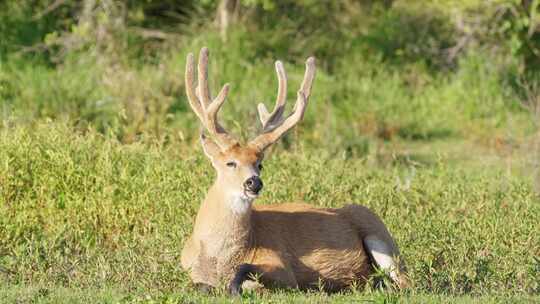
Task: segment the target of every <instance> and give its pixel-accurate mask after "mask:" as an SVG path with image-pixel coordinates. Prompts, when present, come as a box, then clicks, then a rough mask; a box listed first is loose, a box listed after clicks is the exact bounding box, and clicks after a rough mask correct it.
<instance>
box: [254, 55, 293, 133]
mask: <svg viewBox="0 0 540 304" xmlns="http://www.w3.org/2000/svg"><path fill="white" fill-rule="evenodd" d="M276 74H277V77H278V94H277V97H276V105H275V106H274V110H273V111H272V113H268V110H267V109H266V106H265V105H264V104H263V103H259V105H258V106H257V109H258V111H259V119H260V120H261V124H262V127H263V131H270V130H271V129H273V128H274V127H276V125H277V124H278V123H280V122H281V120H282V117H283V112H284V111H285V102H286V101H287V74H286V73H285V69H284V68H283V63H281V61H279V60H278V61H276Z"/></svg>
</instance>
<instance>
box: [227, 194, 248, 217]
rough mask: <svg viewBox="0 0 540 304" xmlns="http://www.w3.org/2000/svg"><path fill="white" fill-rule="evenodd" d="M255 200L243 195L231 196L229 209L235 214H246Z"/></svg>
mask: <svg viewBox="0 0 540 304" xmlns="http://www.w3.org/2000/svg"><path fill="white" fill-rule="evenodd" d="M252 202H253V198H250V197H247V196H246V195H244V194H243V193H238V194H235V195H232V196H231V199H230V200H229V207H230V208H231V211H232V212H233V213H235V214H244V213H246V212H247V211H248V210H249V209H250V208H251V203H252Z"/></svg>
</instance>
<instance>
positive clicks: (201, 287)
mask: <svg viewBox="0 0 540 304" xmlns="http://www.w3.org/2000/svg"><path fill="white" fill-rule="evenodd" d="M193 286H194V287H195V289H197V290H198V291H200V292H202V293H204V294H211V293H212V292H214V290H215V287H214V286H212V285H209V284H206V283H194V284H193Z"/></svg>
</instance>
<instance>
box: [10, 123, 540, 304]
mask: <svg viewBox="0 0 540 304" xmlns="http://www.w3.org/2000/svg"><path fill="white" fill-rule="evenodd" d="M385 149H389V150H393V154H394V155H398V154H399V153H400V152H403V151H400V150H399V148H395V147H390V146H389V147H386V148H385ZM442 149H443V150H444V148H442ZM436 150H437V145H435V144H433V151H436ZM479 151H480V150H479ZM468 152H470V150H468ZM435 153H436V152H435ZM273 154H274V155H271V156H269V157H268V160H267V161H266V163H265V172H264V174H263V180H264V181H265V185H266V187H265V191H264V194H263V195H262V197H261V198H260V200H259V201H258V202H257V203H258V204H272V203H277V202H284V201H294V200H305V201H308V202H310V203H311V204H313V205H316V206H334V207H338V206H341V205H343V204H345V203H347V202H358V203H361V204H364V205H366V206H369V207H370V208H372V209H373V210H374V211H376V212H377V213H378V214H379V215H380V216H381V217H382V218H383V220H384V221H385V223H386V224H387V225H388V227H389V228H390V230H391V231H392V232H393V234H394V235H395V237H396V239H397V241H398V243H399V244H400V246H401V249H402V252H403V255H404V257H405V259H406V260H407V262H408V266H409V269H410V275H411V279H412V281H413V282H414V288H413V289H412V291H410V293H404V294H400V293H397V294H395V293H384V292H383V293H380V292H377V291H375V290H371V291H370V289H369V288H368V290H362V289H360V290H357V291H353V292H349V293H345V294H338V295H324V294H320V293H310V294H308V295H305V294H304V293H301V292H290V291H282V292H277V293H276V294H274V293H268V294H264V295H256V294H251V295H246V296H245V299H246V300H248V299H250V301H259V300H260V301H261V302H288V301H299V302H302V301H303V302H329V301H336V302H339V301H342V302H343V303H347V302H350V301H353V300H354V301H362V300H366V301H367V300H370V301H371V300H372V301H374V302H375V303H397V301H398V300H399V301H401V300H407V301H411V302H413V303H414V302H424V301H430V302H431V301H433V302H445V301H448V302H454V301H459V302H464V303H472V302H474V301H477V300H479V299H480V300H482V301H486V302H488V303H490V302H498V301H503V302H508V301H511V300H512V299H515V301H516V302H523V301H528V300H529V301H533V299H535V298H536V300H538V294H539V292H540V284H539V281H538V278H539V277H540V259H539V252H540V236H539V235H538V233H537V230H538V229H537V228H538V218H539V217H540V204H539V199H538V197H537V195H536V194H535V192H534V190H533V188H532V184H531V182H530V180H529V179H528V178H526V177H525V175H522V174H514V173H512V172H508V170H506V168H505V167H504V166H503V165H502V164H504V163H503V162H499V163H497V162H495V163H494V164H493V163H492V164H489V165H486V166H485V167H483V166H472V167H471V166H467V165H460V162H461V161H460V160H459V159H458V160H451V159H449V158H448V157H445V156H444V155H442V154H439V156H438V157H436V158H434V159H432V161H430V162H427V161H426V162H417V161H412V160H410V158H409V160H407V158H404V159H401V160H400V159H398V158H393V159H392V158H388V157H384V156H383V155H379V160H378V163H375V164H373V163H372V162H371V161H369V159H368V158H346V159H339V158H335V157H332V156H328V155H327V154H326V155H325V153H324V151H317V150H315V149H300V150H298V151H296V152H293V153H291V152H284V151H280V150H279V149H275V152H274V153H273ZM486 156H487V155H486ZM374 157H376V156H374ZM514 157H515V162H516V166H517V167H519V165H518V164H519V163H520V162H519V160H520V159H521V156H520V155H518V154H517V153H516V155H514ZM522 164H524V163H522ZM293 172H294V174H292V173H293ZM321 177H323V178H321ZM212 178H213V172H212V169H211V167H210V166H209V164H208V162H207V161H206V159H204V158H203V156H202V155H201V151H200V149H199V148H198V147H196V146H193V145H192V144H190V143H184V144H181V143H178V144H170V145H161V144H156V143H154V144H151V143H149V144H142V143H134V144H130V145H125V144H121V143H120V142H118V141H117V140H116V139H114V138H112V137H111V136H104V135H101V134H100V133H97V132H96V131H94V130H92V129H88V130H86V132H84V133H77V132H76V133H74V132H73V131H72V129H71V126H70V125H69V124H67V123H58V122H55V123H53V122H44V123H34V124H33V125H32V127H21V126H16V127H5V128H4V129H3V130H2V131H1V133H0V214H2V216H1V217H0V235H1V236H2V237H1V238H0V249H1V252H0V267H1V268H0V280H1V281H0V282H1V284H2V287H1V288H0V295H1V296H0V298H4V299H7V300H6V302H8V303H9V302H11V301H14V299H16V298H17V299H19V298H20V299H23V300H22V302H23V303H56V302H65V303H72V302H93V301H98V302H105V303H116V302H120V303H122V302H141V303H176V302H183V301H192V302H199V301H207V302H216V301H217V302H220V301H226V299H227V297H226V296H225V295H219V296H217V297H206V296H203V295H201V294H199V293H197V292H196V291H194V290H192V289H191V288H190V287H189V280H188V276H187V274H186V273H184V272H183V271H182V270H181V268H180V263H179V257H180V250H181V248H182V243H183V241H184V240H185V237H186V236H187V235H188V234H189V233H190V231H191V226H192V223H193V217H194V215H195V213H196V211H197V206H198V204H199V202H200V201H201V200H202V198H203V196H204V193H205V190H206V189H207V187H208V186H209V185H210V183H211V181H212ZM285 180H286V181H287V182H285ZM283 185H286V186H283ZM447 297H449V298H447ZM450 299H451V300H450ZM368 302H369V301H368ZM19 303H20V302H19Z"/></svg>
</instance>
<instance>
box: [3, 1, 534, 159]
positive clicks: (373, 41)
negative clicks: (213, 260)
mask: <svg viewBox="0 0 540 304" xmlns="http://www.w3.org/2000/svg"><path fill="white" fill-rule="evenodd" d="M539 16H540V15H539V1H536V0H510V1H480V0H447V1H434V0H433V1H424V0H422V1H416V0H407V1H400V0H380V1H377V0H344V1H314V0H302V1H289V0H283V1H276V0H215V1H214V0H200V1H194V0H193V1H190V0H184V1H173V0H163V1H154V0H139V1H135V0H134V1H113V0H85V1H72V0H55V1H42V0H21V1H2V2H1V3H0V37H1V39H0V102H1V103H2V107H1V114H2V116H3V117H4V119H3V121H4V125H6V124H8V125H9V124H20V123H30V124H31V123H32V122H34V121H36V119H37V120H39V119H42V118H51V119H58V118H62V119H67V120H70V121H71V122H72V123H73V126H74V127H75V128H76V129H78V130H85V129H86V128H89V127H91V128H94V129H97V130H99V131H101V132H104V133H110V134H114V135H115V136H117V137H118V139H119V140H121V141H122V142H126V143H129V142H134V141H139V140H143V139H149V138H151V139H152V140H158V141H160V142H171V141H185V140H190V139H193V137H194V134H193V133H194V132H192V130H193V128H195V127H196V123H197V122H196V120H195V117H194V115H193V114H192V113H191V112H190V111H189V109H188V107H187V106H186V100H185V97H184V88H183V79H182V78H183V76H182V74H183V66H184V58H185V56H186V54H187V53H188V52H197V51H198V49H199V47H201V46H203V45H207V46H209V47H210V50H211V52H212V58H211V60H212V66H211V73H212V75H211V76H212V79H211V81H212V84H213V86H214V87H215V88H217V87H218V86H220V85H221V84H223V83H224V82H231V83H232V85H233V88H232V96H231V98H230V101H229V102H228V105H227V106H226V110H225V114H224V120H226V121H228V123H229V126H230V128H232V129H234V131H236V132H237V133H240V132H243V133H242V136H244V137H246V136H249V135H250V134H253V132H255V130H256V129H257V128H258V126H256V125H255V121H256V118H255V114H256V112H255V104H256V102H260V101H265V102H268V103H270V102H272V100H273V96H274V94H275V91H276V80H275V75H274V72H273V69H272V62H273V61H274V60H276V59H281V60H284V61H285V62H286V67H287V68H288V70H289V73H290V74H291V77H290V79H291V80H290V82H291V85H290V93H291V94H294V91H295V90H296V87H297V86H298V82H299V80H300V77H301V76H300V75H301V73H302V68H303V65H302V63H303V60H304V59H305V58H307V56H309V55H315V56H316V57H317V60H318V66H319V73H318V77H317V80H316V83H315V89H314V94H313V98H312V100H313V102H312V104H311V105H310V109H309V111H308V115H307V118H306V122H305V123H304V124H303V127H302V129H301V130H300V131H297V133H298V132H304V133H305V134H303V140H304V141H306V145H312V146H320V145H321V144H324V145H325V146H326V148H327V149H329V150H331V151H332V152H333V153H342V152H343V151H345V153H347V154H350V155H358V156H361V155H365V154H366V153H369V150H370V149H371V148H373V141H376V142H377V141H382V142H387V141H392V140H394V139H396V140H400V139H404V140H413V141H415V140H416V141H418V140H420V141H421V140H431V139H435V140H436V139H444V138H452V137H454V138H455V137H471V136H473V137H474V136H476V137H478V138H483V139H484V140H486V141H492V142H496V141H497V140H498V141H504V140H506V139H505V138H504V137H505V134H507V133H508V129H509V128H510V129H512V130H511V131H512V132H513V134H514V133H515V134H518V135H520V136H524V135H527V134H528V135H530V134H534V133H535V132H536V127H537V126H536V118H537V117H535V119H531V114H532V115H533V116H534V115H536V112H537V110H538V108H539V107H538V93H539V91H540V88H539V87H540V86H539V85H538V73H539V69H540V59H539V58H540V56H539V52H540V25H539V24H540V17H539ZM240 126H245V127H244V130H243V131H242V130H241V129H240ZM516 132H517V133H516ZM486 134H489V136H488V137H486ZM285 145H286V146H290V144H288V142H287V141H286V142H285Z"/></svg>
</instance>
